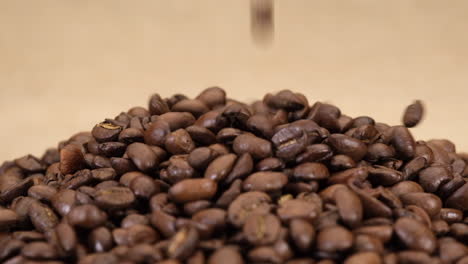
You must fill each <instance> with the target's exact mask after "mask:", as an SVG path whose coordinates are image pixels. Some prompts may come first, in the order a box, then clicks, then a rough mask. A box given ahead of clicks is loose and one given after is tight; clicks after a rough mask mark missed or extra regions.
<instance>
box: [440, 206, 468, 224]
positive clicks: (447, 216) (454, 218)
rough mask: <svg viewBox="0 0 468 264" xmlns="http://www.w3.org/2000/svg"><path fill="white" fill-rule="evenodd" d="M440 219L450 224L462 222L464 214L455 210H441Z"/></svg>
mask: <svg viewBox="0 0 468 264" xmlns="http://www.w3.org/2000/svg"><path fill="white" fill-rule="evenodd" d="M439 217H440V219H442V220H445V221H447V222H448V223H456V222H461V221H462V220H463V212H462V211H461V210H458V209H453V208H442V209H440V212H439Z"/></svg>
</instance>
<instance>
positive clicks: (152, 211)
mask: <svg viewBox="0 0 468 264" xmlns="http://www.w3.org/2000/svg"><path fill="white" fill-rule="evenodd" d="M423 112H424V108H423V104H422V103H421V102H420V101H415V102H414V103H413V104H411V105H410V106H408V108H407V109H406V111H405V113H404V115H403V118H402V123H403V125H395V126H390V125H387V124H384V123H379V122H376V121H375V120H374V119H373V118H371V117H369V116H359V117H355V118H352V117H349V116H347V115H344V114H342V113H341V111H340V109H339V108H337V107H336V106H334V105H331V104H327V103H322V102H315V103H311V102H309V101H308V99H307V98H306V97H305V96H304V95H302V94H300V93H295V92H292V91H289V90H283V91H280V92H278V93H275V94H267V95H265V96H264V98H263V100H259V101H255V102H253V103H251V104H246V103H242V102H238V101H236V100H232V99H229V98H227V97H226V93H225V91H224V90H222V89H221V88H219V87H210V88H208V89H206V90H204V91H202V92H201V93H200V94H199V95H198V96H197V97H195V98H194V99H191V98H188V97H187V96H185V95H182V94H176V95H173V96H172V97H169V98H165V99H163V98H161V96H160V95H158V94H155V95H153V96H152V97H151V99H150V101H149V106H148V107H147V108H144V107H134V108H131V109H130V110H128V111H127V112H123V113H121V114H119V115H118V116H116V117H115V118H113V119H105V120H104V121H103V122H101V123H99V124H97V125H96V126H94V128H92V130H91V132H82V133H78V134H76V135H74V136H72V137H71V138H70V139H68V140H66V141H63V142H61V143H59V145H58V147H57V148H54V149H49V150H47V151H46V153H45V154H44V155H43V156H42V157H41V158H37V157H34V156H32V155H27V156H25V157H22V158H19V159H16V160H14V161H12V162H5V163H4V164H3V165H2V166H1V168H0V204H1V206H0V228H1V229H2V230H1V232H0V262H2V263H7V264H15V263H82V264H87V263H96V264H98V263H99V264H102V263H104V264H112V263H128V264H130V263H151V264H153V263H160V264H181V263H188V264H202V263H209V264H217V263H222V264H240V263H287V264H313V263H317V264H333V263H346V264H358V263H364V264H365V263H369V264H378V263H382V264H394V263H403V264H405V263H409V264H412V263H425V264H427V263H456V264H467V263H468V247H467V244H468V166H467V162H468V155H466V154H461V153H457V152H456V149H455V146H454V144H452V143H451V142H450V141H448V140H443V139H438V140H429V141H415V140H414V138H413V136H412V135H411V132H410V131H409V129H408V127H413V126H415V125H417V124H418V123H419V122H420V121H421V119H422V118H423Z"/></svg>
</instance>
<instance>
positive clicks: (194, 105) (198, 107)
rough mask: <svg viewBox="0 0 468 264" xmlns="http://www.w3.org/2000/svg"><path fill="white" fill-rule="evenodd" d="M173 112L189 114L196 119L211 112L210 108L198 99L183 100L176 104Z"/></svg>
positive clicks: (172, 108)
mask: <svg viewBox="0 0 468 264" xmlns="http://www.w3.org/2000/svg"><path fill="white" fill-rule="evenodd" d="M171 110H172V111H174V112H189V113H191V114H192V115H193V116H194V117H195V118H197V117H199V116H201V115H202V114H204V113H206V112H208V111H209V109H208V107H207V106H206V105H205V104H204V103H203V102H202V101H201V100H197V99H184V100H181V101H179V102H177V103H176V104H174V105H173V106H172V107H171Z"/></svg>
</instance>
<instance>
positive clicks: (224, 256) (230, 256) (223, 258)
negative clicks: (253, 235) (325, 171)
mask: <svg viewBox="0 0 468 264" xmlns="http://www.w3.org/2000/svg"><path fill="white" fill-rule="evenodd" d="M218 263H225V264H244V263H245V262H244V260H243V259H242V255H241V254H240V253H239V249H238V248H236V247H234V246H224V247H222V248H220V249H218V250H216V251H215V252H214V253H213V254H212V255H211V256H210V258H209V259H208V264H218Z"/></svg>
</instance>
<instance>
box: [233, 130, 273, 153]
mask: <svg viewBox="0 0 468 264" xmlns="http://www.w3.org/2000/svg"><path fill="white" fill-rule="evenodd" d="M233 150H234V152H235V153H236V154H237V155H242V154H244V153H249V154H250V155H252V158H254V159H264V158H267V157H270V156H271V155H272V149H271V143H270V142H269V141H267V140H265V139H262V138H259V137H256V136H254V135H251V134H243V135H240V136H238V137H236V139H235V140H234V142H233Z"/></svg>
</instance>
